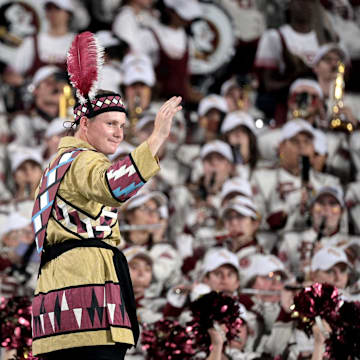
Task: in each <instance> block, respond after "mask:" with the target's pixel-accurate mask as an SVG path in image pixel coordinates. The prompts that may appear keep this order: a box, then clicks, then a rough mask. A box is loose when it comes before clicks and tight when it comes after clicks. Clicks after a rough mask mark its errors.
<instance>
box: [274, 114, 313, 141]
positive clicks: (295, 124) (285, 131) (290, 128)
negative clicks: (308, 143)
mask: <svg viewBox="0 0 360 360" xmlns="http://www.w3.org/2000/svg"><path fill="white" fill-rule="evenodd" d="M301 132H307V133H309V134H310V135H311V136H312V137H313V138H315V133H314V128H313V127H312V126H311V125H310V124H309V123H308V122H307V121H305V120H303V119H296V120H291V121H288V122H287V123H286V124H285V125H284V126H283V127H282V129H281V137H280V142H282V141H284V140H288V139H291V138H292V137H294V136H296V135H297V134H299V133H301Z"/></svg>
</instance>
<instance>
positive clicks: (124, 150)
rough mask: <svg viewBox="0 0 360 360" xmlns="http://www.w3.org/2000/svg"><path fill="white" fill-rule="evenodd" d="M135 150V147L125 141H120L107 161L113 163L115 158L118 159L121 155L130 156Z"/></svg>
mask: <svg viewBox="0 0 360 360" xmlns="http://www.w3.org/2000/svg"><path fill="white" fill-rule="evenodd" d="M134 149H135V146H133V145H131V144H129V143H128V142H126V141H122V142H121V143H120V145H119V146H118V148H117V149H116V151H115V153H114V154H111V155H109V160H110V161H114V160H115V159H116V158H118V157H119V156H120V155H123V154H126V155H127V154H130V153H131V152H132V151H133V150H134Z"/></svg>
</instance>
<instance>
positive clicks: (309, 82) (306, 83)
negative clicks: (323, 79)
mask: <svg viewBox="0 0 360 360" xmlns="http://www.w3.org/2000/svg"><path fill="white" fill-rule="evenodd" d="M300 86H308V87H311V88H312V89H314V90H315V91H316V92H317V94H318V95H319V97H320V99H323V98H324V93H323V91H322V89H321V87H320V84H319V83H318V82H317V81H315V80H311V79H297V80H295V81H294V82H293V83H292V84H291V86H290V89H289V94H292V93H294V92H295V91H296V89H297V88H299V87H300Z"/></svg>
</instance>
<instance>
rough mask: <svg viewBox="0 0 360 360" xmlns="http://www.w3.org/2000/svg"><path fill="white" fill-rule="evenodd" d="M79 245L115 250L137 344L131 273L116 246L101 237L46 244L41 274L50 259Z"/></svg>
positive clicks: (117, 271) (119, 276) (117, 272)
mask: <svg viewBox="0 0 360 360" xmlns="http://www.w3.org/2000/svg"><path fill="white" fill-rule="evenodd" d="M79 247H95V248H102V249H108V250H111V251H112V252H113V262H114V267H115V271H116V275H117V277H118V280H119V284H120V290H121V294H122V298H123V299H124V302H125V308H126V311H127V313H128V315H129V319H130V322H131V330H132V332H133V336H134V341H135V346H136V344H137V341H138V339H139V323H138V320H137V316H136V303H135V296H134V291H133V287H132V282H131V278H130V273H129V267H128V263H127V261H126V257H125V255H124V254H123V253H122V252H121V251H120V250H119V249H118V248H116V247H114V246H111V245H109V244H107V243H106V242H104V241H102V240H99V239H84V240H66V241H64V242H62V243H59V244H55V245H52V246H46V247H45V248H44V251H43V253H42V254H41V263H40V268H39V275H40V274H41V269H42V267H43V266H44V265H45V264H47V263H48V262H49V261H51V260H54V259H55V258H57V257H58V256H60V255H62V254H63V253H65V252H67V251H69V250H72V249H75V248H79Z"/></svg>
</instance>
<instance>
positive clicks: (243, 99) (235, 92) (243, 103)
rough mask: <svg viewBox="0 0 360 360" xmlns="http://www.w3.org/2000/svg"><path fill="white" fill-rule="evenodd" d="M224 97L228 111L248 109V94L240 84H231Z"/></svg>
mask: <svg viewBox="0 0 360 360" xmlns="http://www.w3.org/2000/svg"><path fill="white" fill-rule="evenodd" d="M225 99H226V102H227V104H228V109H229V112H232V111H236V110H244V111H246V110H248V108H249V105H250V103H249V96H248V92H247V91H246V90H244V89H243V88H241V87H240V86H232V87H231V88H230V89H229V91H228V92H227V93H226V94H225Z"/></svg>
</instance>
